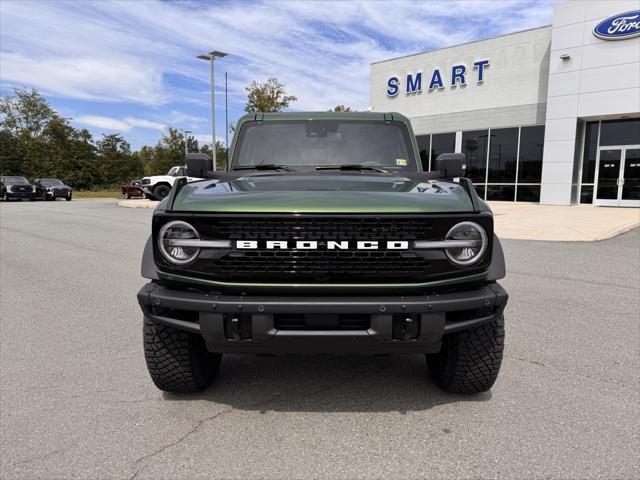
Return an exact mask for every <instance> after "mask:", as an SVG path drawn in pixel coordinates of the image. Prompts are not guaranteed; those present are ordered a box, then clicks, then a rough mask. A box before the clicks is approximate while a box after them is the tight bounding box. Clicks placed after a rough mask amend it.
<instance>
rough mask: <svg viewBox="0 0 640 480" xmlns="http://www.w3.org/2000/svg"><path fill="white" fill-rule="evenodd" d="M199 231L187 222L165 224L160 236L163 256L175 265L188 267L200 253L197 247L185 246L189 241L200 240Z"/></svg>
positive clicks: (159, 246) (178, 221) (175, 221)
mask: <svg viewBox="0 0 640 480" xmlns="http://www.w3.org/2000/svg"><path fill="white" fill-rule="evenodd" d="M199 238H200V235H198V231H197V230H196V229H195V228H194V227H193V226H191V225H189V224H188V223H187V222H183V221H181V220H174V221H172V222H169V223H167V224H165V225H164V226H163V227H162V228H161V229H160V233H159V234H158V248H159V249H160V253H162V256H163V257H164V258H165V259H166V260H167V261H168V262H169V263H172V264H174V265H186V264H187V263H191V262H192V261H194V260H195V259H196V257H197V256H198V254H199V253H200V249H199V248H197V247H190V246H187V245H185V243H186V244H188V243H190V242H189V240H198V239H199Z"/></svg>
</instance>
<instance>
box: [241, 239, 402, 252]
mask: <svg viewBox="0 0 640 480" xmlns="http://www.w3.org/2000/svg"><path fill="white" fill-rule="evenodd" d="M236 248H237V249H241V250H256V249H258V248H265V249H267V250H276V249H280V250H288V249H290V248H295V249H297V250H318V249H319V248H323V249H327V250H349V249H353V248H355V249H356V250H378V249H387V250H408V249H409V242H408V241H406V240H388V241H385V242H379V241H377V240H363V241H357V242H349V241H348V240H342V241H337V240H327V241H326V242H318V241H317V240H298V241H296V242H289V241H287V240H267V241H265V242H258V241H257V240H237V241H236Z"/></svg>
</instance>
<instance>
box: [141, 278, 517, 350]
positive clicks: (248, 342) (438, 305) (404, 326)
mask: <svg viewBox="0 0 640 480" xmlns="http://www.w3.org/2000/svg"><path fill="white" fill-rule="evenodd" d="M507 299H508V295H507V292H506V291H505V290H504V289H503V288H502V287H501V286H500V285H498V284H497V283H489V284H487V285H485V286H483V287H481V288H477V289H474V290H467V291H463V292H455V293H446V294H440V295H430V296H410V297H401V296H395V297H393V296H385V297H383V296H379V297H276V296H234V295H214V294H205V293H200V292H193V291H182V290H174V289H170V288H167V287H164V286H161V285H158V284H156V283H148V284H146V285H145V286H144V287H143V288H142V289H141V290H140V291H139V292H138V303H139V304H140V307H141V308H142V312H143V314H144V316H145V317H147V318H149V319H152V320H153V321H155V322H158V323H163V324H166V325H171V326H173V327H176V328H178V329H181V330H186V331H188V332H192V333H198V334H200V335H202V337H203V338H204V340H205V342H206V344H207V348H208V349H209V350H210V351H212V352H222V353H224V352H229V353H273V354H281V353H302V354H304V353H366V354H384V353H433V352H437V351H439V350H440V346H441V339H442V336H443V335H446V334H449V333H453V332H458V331H462V330H466V329H469V328H473V327H476V326H478V325H481V324H483V323H487V322H491V321H492V320H493V319H494V318H495V317H497V316H499V315H502V312H503V310H504V307H505V306H506V303H507ZM292 315H294V316H297V317H298V318H303V319H307V323H306V324H305V325H303V326H302V327H300V325H298V326H297V327H293V328H292V327H291V326H285V327H282V322H281V321H280V319H281V318H283V317H284V318H290V317H291V316H292ZM341 315H351V316H353V315H356V316H358V318H363V317H364V318H365V319H367V323H366V326H365V327H363V328H357V329H345V327H344V325H342V326H340V328H337V327H336V326H332V325H334V324H333V323H332V322H333V321H334V320H335V319H337V318H338V317H339V316H341ZM325 319H327V322H325V321H324V320H325ZM335 325H338V324H337V323H335Z"/></svg>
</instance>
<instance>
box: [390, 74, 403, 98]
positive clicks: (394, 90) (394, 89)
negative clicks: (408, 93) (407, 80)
mask: <svg viewBox="0 0 640 480" xmlns="http://www.w3.org/2000/svg"><path fill="white" fill-rule="evenodd" d="M399 83H400V79H399V78H398V77H391V78H389V80H387V95H389V96H390V97H395V96H396V95H398V92H399V91H400V87H399V86H398V85H399Z"/></svg>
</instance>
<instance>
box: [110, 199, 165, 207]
mask: <svg viewBox="0 0 640 480" xmlns="http://www.w3.org/2000/svg"><path fill="white" fill-rule="evenodd" d="M159 203H160V202H156V201H155V200H148V199H146V198H136V199H131V200H120V201H119V202H118V206H119V207H124V208H156V206H157V205H158V204H159Z"/></svg>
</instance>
